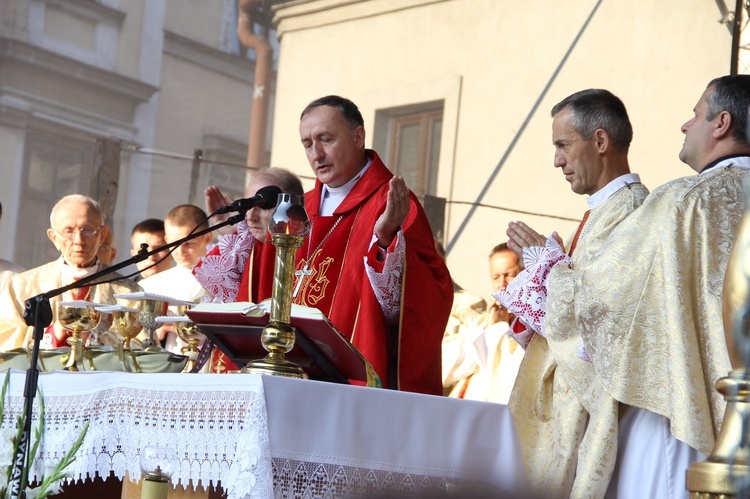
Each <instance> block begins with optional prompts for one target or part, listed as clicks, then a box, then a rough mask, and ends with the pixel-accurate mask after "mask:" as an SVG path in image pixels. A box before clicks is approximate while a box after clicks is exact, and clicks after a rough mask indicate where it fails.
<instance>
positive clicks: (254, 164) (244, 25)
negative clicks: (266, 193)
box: [237, 0, 273, 196]
mask: <svg viewBox="0 0 750 499" xmlns="http://www.w3.org/2000/svg"><path fill="white" fill-rule="evenodd" d="M261 1H262V0H239V1H238V2H237V14H238V15H237V37H238V38H239V41H240V43H241V44H242V46H243V47H245V48H249V49H252V50H254V51H255V78H254V86H253V109H252V114H251V116H250V135H249V138H248V144H247V166H249V167H251V168H262V167H264V166H267V165H266V164H265V152H266V128H267V126H268V101H269V86H270V83H271V71H272V66H273V48H272V47H271V44H270V43H269V41H268V39H267V38H265V37H263V36H259V35H256V34H255V32H254V31H253V25H254V20H253V11H254V8H255V7H256V6H257V5H259V4H260V3H261ZM249 183H250V181H249V177H248V181H247V182H246V184H245V189H246V190H245V195H247V196H249V195H251V194H254V193H249V192H247V186H248V184H249Z"/></svg>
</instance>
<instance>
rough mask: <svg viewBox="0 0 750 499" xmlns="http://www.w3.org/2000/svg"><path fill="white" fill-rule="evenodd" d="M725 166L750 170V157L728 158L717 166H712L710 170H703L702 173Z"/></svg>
mask: <svg viewBox="0 0 750 499" xmlns="http://www.w3.org/2000/svg"><path fill="white" fill-rule="evenodd" d="M723 166H736V167H737V168H750V156H735V157H733V158H727V159H723V160H721V161H719V162H718V163H716V164H715V165H711V166H710V167H708V168H704V169H703V170H701V173H706V172H710V171H711V170H714V169H716V168H720V167H723Z"/></svg>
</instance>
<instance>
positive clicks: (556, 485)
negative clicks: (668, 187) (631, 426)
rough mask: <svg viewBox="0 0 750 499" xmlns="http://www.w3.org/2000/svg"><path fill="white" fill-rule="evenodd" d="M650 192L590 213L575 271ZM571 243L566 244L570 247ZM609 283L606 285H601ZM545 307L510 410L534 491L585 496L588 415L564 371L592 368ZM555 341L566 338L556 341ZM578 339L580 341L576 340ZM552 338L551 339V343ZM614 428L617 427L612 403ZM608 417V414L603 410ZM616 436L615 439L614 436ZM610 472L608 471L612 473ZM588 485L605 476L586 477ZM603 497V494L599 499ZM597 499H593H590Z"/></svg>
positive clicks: (632, 190) (571, 329) (630, 189)
mask: <svg viewBox="0 0 750 499" xmlns="http://www.w3.org/2000/svg"><path fill="white" fill-rule="evenodd" d="M647 195H648V190H647V189H646V188H645V187H644V186H643V185H642V184H630V185H629V186H627V187H623V188H621V189H620V190H618V191H617V192H615V193H613V194H612V195H611V196H610V197H609V198H608V199H607V200H606V201H605V202H604V203H603V204H602V205H601V206H598V207H597V208H594V209H593V210H591V213H590V215H589V218H588V220H587V221H586V224H585V225H584V227H583V230H582V231H581V233H580V236H579V239H578V242H577V246H576V250H575V252H574V253H573V255H572V257H571V258H572V262H573V267H574V268H575V269H581V268H586V267H587V266H589V265H590V262H591V259H592V254H594V253H596V252H597V251H598V250H599V249H600V248H601V247H602V245H603V244H604V242H605V240H606V239H607V237H608V236H609V235H610V233H611V232H612V231H613V229H614V228H615V227H616V226H617V225H618V224H619V223H620V222H621V221H622V220H623V219H625V218H626V217H627V216H628V215H629V214H630V213H632V212H633V211H634V210H635V209H636V208H637V207H638V206H640V205H641V203H643V201H644V199H645V198H646V196H647ZM570 243H571V241H568V246H569V245H570ZM605 282H608V280H605ZM556 292H557V291H553V290H552V288H551V287H550V290H549V294H548V296H549V298H548V304H547V325H546V328H547V331H546V332H547V338H548V339H549V342H548V340H547V339H545V338H544V337H542V336H539V335H535V336H534V338H533V339H532V341H531V343H530V344H529V346H528V347H527V349H526V354H525V356H524V359H523V361H522V363H521V367H520V369H519V373H518V377H517V379H516V384H515V386H514V388H513V393H512V394H511V398H510V402H509V406H510V409H511V412H512V414H513V419H514V421H515V425H516V430H517V432H518V437H519V441H520V444H521V452H522V454H523V458H524V465H525V467H526V472H527V475H528V479H529V484H530V486H531V488H532V490H534V491H536V492H539V493H543V494H544V495H545V496H548V497H567V496H568V495H572V496H573V497H587V496H589V494H586V493H583V492H579V491H577V490H573V493H572V494H571V489H572V488H573V481H574V479H575V477H576V464H577V462H578V459H577V457H578V456H577V452H578V448H579V446H580V445H581V442H582V441H583V440H584V438H585V435H584V433H585V430H586V426H587V421H588V419H589V416H588V414H589V413H588V412H587V411H586V408H585V407H584V405H582V402H581V400H580V399H579V398H578V397H577V395H576V393H575V392H574V391H573V389H572V387H571V385H570V379H569V378H568V376H567V374H568V372H567V371H568V370H567V366H568V365H570V364H575V366H576V369H579V370H580V372H578V371H577V372H576V376H580V377H582V378H583V379H586V378H587V377H589V376H592V374H591V365H590V363H588V362H585V361H583V360H581V359H580V358H579V357H578V353H577V352H578V348H579V346H580V337H579V336H578V335H577V333H576V325H575V323H574V322H570V320H572V316H571V317H566V319H568V322H567V323H566V322H559V321H558V318H557V317H556V313H555V312H554V311H553V310H552V304H551V303H550V301H551V299H552V297H553V293H556ZM558 337H566V339H565V340H562V341H558ZM576 337H578V340H576ZM553 338H554V339H553ZM614 408H615V411H614V414H615V429H616V422H617V419H616V417H617V411H616V404H614ZM606 412H607V413H609V411H606ZM615 437H616V435H615ZM610 472H611V470H610ZM587 480H589V483H587V484H586V485H587V486H590V485H593V486H596V485H597V481H599V480H604V481H603V486H604V489H605V490H606V486H607V483H608V482H609V475H607V476H606V477H605V476H594V477H591V476H589V477H587ZM601 495H603V494H601ZM593 496H594V497H596V494H593Z"/></svg>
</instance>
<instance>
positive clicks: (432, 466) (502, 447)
mask: <svg viewBox="0 0 750 499" xmlns="http://www.w3.org/2000/svg"><path fill="white" fill-rule="evenodd" d="M39 380H40V381H39V384H40V387H41V390H42V393H43V394H44V401H45V439H44V443H43V446H42V449H41V453H42V454H41V458H40V461H37V469H36V470H35V473H36V474H37V475H38V474H39V471H40V470H42V469H43V467H44V465H49V464H53V463H56V462H57V461H58V460H59V459H60V458H61V457H62V456H63V454H64V453H65V451H67V449H69V448H70V444H71V443H72V442H73V441H74V440H75V439H76V438H77V436H78V435H79V433H80V430H81V428H82V427H83V425H84V424H85V422H86V421H90V427H89V432H88V434H87V435H86V439H85V440H84V443H83V446H82V448H81V450H80V451H79V454H78V456H79V457H78V459H76V461H74V462H73V464H72V465H71V467H70V468H69V470H70V471H71V472H72V473H71V478H72V479H73V480H76V481H77V480H85V479H86V478H87V477H94V476H96V475H98V476H102V477H107V476H108V475H109V473H110V471H112V472H113V473H114V475H115V476H117V477H119V478H122V477H123V476H124V475H125V473H126V472H127V473H129V474H130V475H131V476H132V477H139V476H140V468H139V465H138V462H139V453H140V450H141V449H142V448H143V447H144V446H146V445H169V446H171V447H172V448H174V449H175V450H176V451H177V454H178V456H179V462H178V463H177V470H176V471H175V474H174V475H173V476H172V482H173V483H179V484H182V485H186V486H187V484H188V480H189V479H192V480H193V483H196V481H198V482H199V483H200V484H201V485H207V484H215V483H217V482H219V481H220V484H221V486H222V487H224V489H225V490H226V491H227V492H228V493H229V497H230V498H242V497H252V498H256V497H257V498H267V497H277V498H282V499H283V498H294V499H298V498H299V499H306V498H343V497H372V496H378V497H411V496H415V495H419V496H423V497H431V496H438V495H440V494H444V493H446V492H450V493H453V492H455V491H457V490H463V489H462V488H468V489H469V490H470V491H471V492H473V493H467V494H466V495H464V497H498V496H499V495H500V494H502V493H511V494H522V493H523V492H524V491H525V490H526V480H525V474H524V471H523V462H522V459H521V455H520V450H519V446H518V439H517V437H516V432H515V425H514V424H513V419H512V417H511V415H510V411H509V410H508V407H507V406H505V405H501V404H491V403H485V402H476V401H473V400H459V399H450V398H447V397H436V396H431V395H422V394H418V393H407V392H398V391H394V390H382V389H376V388H365V387H359V386H349V385H338V384H334V383H323V382H318V381H310V380H298V379H290V378H282V377H277V376H259V375H251V374H242V375H227V374H133V373H108V372H80V373H67V372H59V371H58V372H53V373H43V374H40V376H39ZM23 381H24V373H21V372H20V371H18V372H15V373H14V374H13V375H12V377H11V386H10V391H9V394H10V402H9V404H8V405H7V406H6V418H5V423H4V425H5V426H4V427H7V426H8V425H10V424H11V423H10V421H11V420H12V419H14V418H13V417H8V414H12V415H18V414H20V413H21V411H22V407H23V399H22V392H23ZM36 405H37V404H35V406H36ZM37 411H38V407H35V413H34V418H35V419H36V418H37V417H38V416H37V414H38V412H37Z"/></svg>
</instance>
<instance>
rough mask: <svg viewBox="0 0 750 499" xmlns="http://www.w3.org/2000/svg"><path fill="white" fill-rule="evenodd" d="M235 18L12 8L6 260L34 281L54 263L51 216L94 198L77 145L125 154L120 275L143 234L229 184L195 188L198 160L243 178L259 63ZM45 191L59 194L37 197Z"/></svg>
mask: <svg viewBox="0 0 750 499" xmlns="http://www.w3.org/2000/svg"><path fill="white" fill-rule="evenodd" d="M235 9H236V0H148V1H146V0H98V1H96V2H91V1H89V0H4V1H2V2H0V46H1V47H0V48H1V50H0V152H2V153H3V161H2V162H0V175H2V178H3V179H4V182H1V183H0V202H2V204H3V211H4V216H3V219H2V222H0V257H2V258H7V259H13V260H16V261H18V260H22V261H20V262H19V263H22V264H23V265H25V266H27V267H32V266H36V265H39V264H41V263H44V261H46V260H49V259H50V258H53V257H54V256H55V254H56V252H55V250H54V248H53V246H52V244H51V243H50V242H49V241H47V238H46V235H45V234H44V229H45V228H46V227H47V226H48V221H47V217H48V214H49V210H50V208H51V206H52V204H54V202H55V201H56V200H57V198H59V197H60V196H62V195H65V194H69V193H72V192H83V193H89V194H92V195H93V194H94V192H93V187H91V186H90V183H91V182H90V178H89V177H90V176H91V175H92V174H93V172H92V166H91V164H90V161H89V164H86V165H70V164H69V163H70V161H71V158H74V157H76V156H75V155H73V154H72V153H71V152H69V151H68V149H69V146H71V144H73V143H75V145H76V147H78V148H79V150H75V151H73V152H74V153H80V156H81V157H88V156H91V157H93V155H94V151H95V147H96V143H95V141H96V139H97V138H106V139H110V140H114V141H117V142H120V143H121V144H122V146H123V150H124V152H123V154H122V164H121V168H120V176H119V182H118V186H117V203H116V205H115V210H114V213H113V217H112V219H111V220H110V223H111V224H112V225H113V226H114V230H115V235H116V237H115V244H116V246H117V248H118V251H119V257H118V261H119V260H123V259H125V258H126V257H127V256H128V250H129V248H130V245H129V234H130V230H131V228H132V227H133V225H135V224H136V223H137V222H139V221H141V220H143V219H144V218H148V217H158V218H163V217H164V216H165V215H166V213H167V212H168V211H169V210H170V209H171V208H172V207H174V206H176V205H177V204H181V203H185V202H189V201H191V202H195V203H196V204H200V205H202V204H203V196H202V191H203V188H204V187H205V182H208V181H210V180H211V179H213V178H217V175H216V174H214V176H213V177H211V175H210V173H211V169H210V167H209V166H206V164H205V163H204V164H201V166H200V167H199V169H198V171H197V175H195V177H196V179H195V181H192V180H194V179H193V174H194V171H193V169H192V161H191V156H192V154H193V151H194V150H196V149H202V150H204V151H205V154H204V157H207V158H214V159H217V160H221V161H224V162H232V163H238V164H240V165H242V164H244V162H245V153H246V150H247V137H248V131H249V123H250V112H251V100H252V87H253V84H252V82H253V71H254V63H253V61H252V60H251V59H250V58H248V56H247V55H246V54H245V53H244V51H241V50H239V49H238V46H237V43H236V35H235V33H234V31H235V30H236V14H235V13H234V10H235ZM40 137H41V139H40ZM31 138H34V140H31ZM45 140H46V141H48V143H44V141H45ZM40 142H41V146H40V145H39V144H40ZM35 147H42V148H43V149H44V150H43V151H42V152H41V153H39V152H38V151H36V152H35V151H33V150H32V149H34V148H35ZM56 150H59V151H61V152H65V158H64V159H62V158H58V157H57V156H58V155H56V152H55V151H56ZM144 151H145V152H144ZM154 152H156V153H160V152H165V153H167V155H168V156H170V157H165V156H163V155H159V154H154ZM37 155H38V156H39V157H41V158H42V160H44V161H42V163H40V164H41V166H39V165H36V163H35V165H36V166H33V167H32V165H31V163H34V161H37V159H36V158H37ZM29 158H32V159H29ZM66 161H67V162H68V163H66ZM37 163H38V161H37ZM40 168H42V170H41V171H45V172H47V171H49V172H52V173H53V174H54V175H57V174H58V173H59V174H60V175H63V174H64V176H63V177H61V178H63V179H64V180H65V182H64V183H63V182H61V181H59V180H58V179H57V177H55V178H54V179H51V177H49V178H47V177H45V176H44V175H42V176H39V174H38V170H39V169H40ZM66 169H67V170H66ZM62 170H65V171H63V172H62V173H60V171H62ZM230 170H231V168H230ZM214 173H215V172H214ZM245 173H246V170H245V169H244V168H241V167H240V168H237V167H235V168H234V169H233V171H232V175H231V181H226V183H227V184H230V185H233V184H239V186H240V187H239V192H241V191H242V188H241V186H242V183H243V182H244V175H245ZM29 179H30V180H29ZM35 179H43V180H49V182H46V181H44V182H36V185H26V184H27V183H29V182H35ZM237 179H239V180H237ZM191 181H192V182H191ZM47 184H49V185H47ZM191 186H192V188H193V192H194V193H196V194H195V195H193V196H191V195H190V188H191ZM42 187H44V188H46V189H48V191H49V194H48V195H45V192H47V191H43V190H42V191H39V192H36V191H34V189H35V188H39V189H41V188H42ZM37 190H38V189H37ZM31 191H34V192H31ZM30 192H31V194H30ZM32 198H33V200H32ZM30 205H33V213H30V212H29V206H30ZM30 234H31V236H33V237H31V236H30ZM40 248H41V250H39V249H40Z"/></svg>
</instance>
